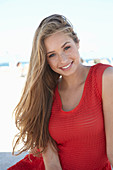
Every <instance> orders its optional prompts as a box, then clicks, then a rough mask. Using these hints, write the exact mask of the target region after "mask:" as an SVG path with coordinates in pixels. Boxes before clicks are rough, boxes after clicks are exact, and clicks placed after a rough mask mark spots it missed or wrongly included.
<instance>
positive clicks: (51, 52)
mask: <svg viewBox="0 0 113 170" xmlns="http://www.w3.org/2000/svg"><path fill="white" fill-rule="evenodd" d="M68 43H70V42H69V41H67V42H65V43H64V44H63V45H62V46H61V48H63V47H64V46H65V45H66V44H68ZM54 52H55V51H50V52H47V55H48V54H50V53H54Z"/></svg>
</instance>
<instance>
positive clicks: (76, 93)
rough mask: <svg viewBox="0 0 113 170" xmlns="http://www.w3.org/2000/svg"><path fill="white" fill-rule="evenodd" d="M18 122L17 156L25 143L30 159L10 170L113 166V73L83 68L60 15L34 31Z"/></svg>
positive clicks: (92, 169) (101, 68)
mask: <svg viewBox="0 0 113 170" xmlns="http://www.w3.org/2000/svg"><path fill="white" fill-rule="evenodd" d="M15 119H16V126H17V128H18V129H19V134H18V135H17V140H16V143H15V145H14V148H13V152H14V151H15V149H16V146H17V145H18V144H19V143H20V141H22V142H23V147H22V148H21V149H20V150H19V153H21V152H23V151H28V150H31V152H32V153H31V154H28V155H27V156H26V157H25V158H24V159H23V160H21V161H20V162H18V163H17V164H16V165H14V166H12V167H10V168H9V170H13V169H14V170H16V169H18V170H19V169H23V170H25V169H26V170H29V169H30V170H31V169H37V170H44V169H46V170H86V169H87V170H110V169H111V165H113V68H112V67H111V66H110V65H104V64H96V65H94V66H91V67H90V66H84V65H82V63H81V62H80V55H79V39H78V37H77V34H76V33H75V32H74V30H73V27H72V25H71V23H70V22H69V21H68V20H67V19H66V18H65V17H64V16H62V15H56V14H55V15H51V16H49V17H47V18H45V19H44V20H43V21H42V22H41V23H40V25H39V27H38V28H37V30H36V33H35V36H34V41H33V48H32V53H31V59H30V63H29V71H28V76H27V80H26V84H25V88H24V91H23V94H22V97H21V99H20V102H19V104H18V105H17V107H16V109H15ZM40 154H41V155H40ZM39 156H40V157H39Z"/></svg>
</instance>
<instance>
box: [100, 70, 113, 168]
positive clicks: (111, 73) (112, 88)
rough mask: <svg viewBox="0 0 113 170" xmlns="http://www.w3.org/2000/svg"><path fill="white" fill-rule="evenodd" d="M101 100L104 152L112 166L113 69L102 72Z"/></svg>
mask: <svg viewBox="0 0 113 170" xmlns="http://www.w3.org/2000/svg"><path fill="white" fill-rule="evenodd" d="M102 98H103V111H104V121H105V132H106V151H107V156H108V159H109V161H110V163H111V165H112V166H113V68H112V67H111V68H110V67H109V68H107V69H106V70H105V71H104V74H103V78H102Z"/></svg>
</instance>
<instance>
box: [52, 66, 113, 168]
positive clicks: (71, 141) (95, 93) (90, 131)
mask: <svg viewBox="0 0 113 170" xmlns="http://www.w3.org/2000/svg"><path fill="white" fill-rule="evenodd" d="M107 67H109V65H104V64H100V63H99V64H96V65H94V66H92V67H91V68H90V70H89V73H88V75H87V78H86V81H85V85H84V90H83V94H82V98H81V100H80V102H79V104H78V105H77V107H75V108H74V109H73V110H71V111H67V112H66V111H63V110H62V102H61V99H60V95H59V92H58V86H57V87H56V90H55V99H54V101H53V106H52V113H51V117H50V122H49V132H50V135H51V136H52V138H53V139H54V140H55V141H56V142H57V145H58V148H59V158H60V162H61V166H62V169H63V170H110V169H111V166H110V163H109V161H108V158H107V155H106V140H105V130H104V120H103V111H102V74H103V72H104V70H105V69H106V68H107ZM75 95H76V94H75ZM70 100H71V99H70Z"/></svg>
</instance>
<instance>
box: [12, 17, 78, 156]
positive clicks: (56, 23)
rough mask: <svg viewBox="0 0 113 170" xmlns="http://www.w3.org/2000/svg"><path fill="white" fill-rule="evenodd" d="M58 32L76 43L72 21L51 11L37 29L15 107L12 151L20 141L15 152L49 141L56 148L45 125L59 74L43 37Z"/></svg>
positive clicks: (47, 122)
mask: <svg viewBox="0 0 113 170" xmlns="http://www.w3.org/2000/svg"><path fill="white" fill-rule="evenodd" d="M58 31H63V32H64V33H66V34H69V36H70V37H72V38H73V40H74V41H75V42H76V43H78V42H79V40H78V37H77V35H76V33H75V32H74V31H73V27H72V25H71V23H70V22H69V21H68V20H67V19H66V18H65V17H64V16H62V15H58V14H54V15H51V16H49V17H47V18H45V19H44V20H42V22H41V23H40V25H39V27H38V28H37V30H36V32H35V35H34V40H33V47H32V53H31V58H30V63H29V70H28V75H27V79H26V83H25V87H24V90H23V93H22V96H21V99H20V101H19V103H18V105H17V106H16V108H15V110H14V113H15V123H16V126H17V128H18V130H19V133H18V134H17V135H16V136H15V139H16V141H15V142H14V145H13V154H14V152H15V150H16V146H17V145H18V144H19V143H20V142H23V146H22V147H21V148H20V149H18V154H20V153H22V152H23V151H28V150H33V149H34V148H36V150H37V149H38V148H43V151H44V150H45V149H46V147H47V143H48V141H49V142H51V143H52V144H53V146H54V147H55V148H56V145H55V141H54V140H53V139H52V138H51V136H50V134H49V131H48V124H49V119H50V115H51V107H52V102H53V95H54V90H55V87H56V85H57V83H58V79H59V76H60V75H59V74H57V73H55V72H54V71H53V70H52V69H51V68H50V67H49V65H48V63H47V59H46V49H45V46H44V40H45V38H47V37H48V36H50V35H52V34H54V33H56V32H58ZM56 149H57V148H56Z"/></svg>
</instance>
